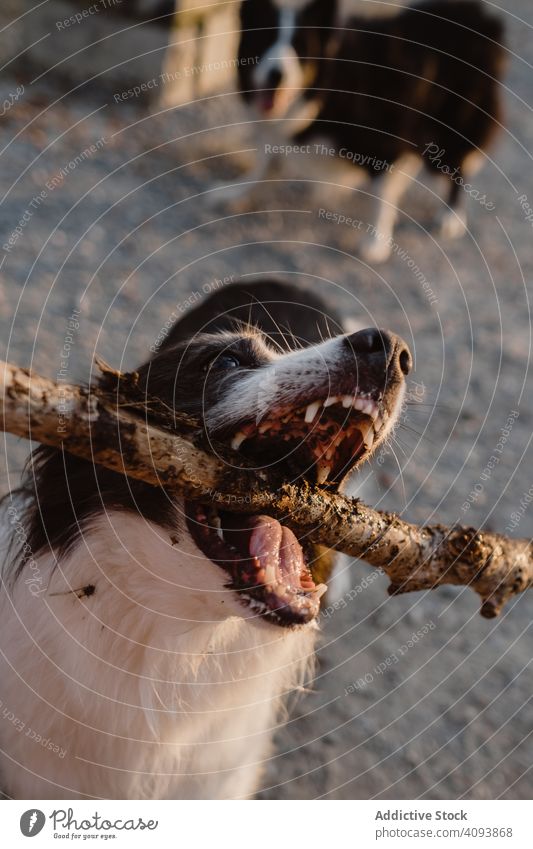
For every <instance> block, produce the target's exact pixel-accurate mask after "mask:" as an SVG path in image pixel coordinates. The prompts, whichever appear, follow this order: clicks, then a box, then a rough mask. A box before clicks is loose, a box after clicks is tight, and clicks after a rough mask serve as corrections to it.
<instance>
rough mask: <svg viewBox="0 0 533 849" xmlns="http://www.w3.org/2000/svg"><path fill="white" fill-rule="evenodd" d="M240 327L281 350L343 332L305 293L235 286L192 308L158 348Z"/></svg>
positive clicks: (277, 284)
mask: <svg viewBox="0 0 533 849" xmlns="http://www.w3.org/2000/svg"><path fill="white" fill-rule="evenodd" d="M239 324H240V325H241V326H242V325H248V326H250V325H251V326H252V327H253V328H255V329H257V330H260V331H261V332H262V333H264V334H265V335H266V336H267V337H268V338H269V339H270V340H271V342H272V344H273V345H274V346H275V347H277V348H278V349H279V348H281V349H282V350H284V351H287V350H293V349H295V348H301V347H306V346H308V345H317V344H319V343H320V342H323V341H324V340H325V339H328V338H330V337H331V336H338V335H339V334H340V333H344V328H343V326H342V322H341V319H340V316H339V315H338V314H337V313H336V311H335V310H334V309H333V308H332V307H330V306H329V305H326V303H325V302H324V301H323V300H322V299H321V298H320V297H318V295H315V294H314V293H311V292H309V291H308V290H303V289H301V288H300V287H297V286H295V285H293V284H292V283H285V282H282V281H279V280H256V281H252V282H244V281H237V282H235V283H230V284H228V285H225V286H223V285H220V286H219V287H218V288H216V289H215V291H213V292H212V293H211V294H209V295H207V296H206V297H205V299H204V300H202V301H200V302H199V303H197V304H196V303H195V305H194V306H193V307H192V308H191V309H190V310H189V311H188V312H185V313H184V315H183V316H182V317H181V318H180V319H178V321H177V322H176V324H174V326H173V327H172V328H171V330H170V333H169V334H168V335H167V336H166V338H165V340H164V341H163V343H162V345H161V349H163V348H168V347H171V346H174V345H177V344H179V343H180V342H186V341H189V340H191V339H193V338H194V336H196V335H197V334H198V333H220V332H224V331H229V332H235V328H236V326H237V327H238V326H239Z"/></svg>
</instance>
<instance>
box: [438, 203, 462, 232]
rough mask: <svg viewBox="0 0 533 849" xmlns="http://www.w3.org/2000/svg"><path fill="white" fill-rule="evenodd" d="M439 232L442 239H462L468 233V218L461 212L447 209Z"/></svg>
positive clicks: (439, 226) (440, 222)
mask: <svg viewBox="0 0 533 849" xmlns="http://www.w3.org/2000/svg"><path fill="white" fill-rule="evenodd" d="M438 230H439V236H440V237H441V239H460V238H461V237H462V236H464V234H465V233H466V218H465V216H464V215H463V214H462V213H460V212H454V211H453V209H447V210H446V212H445V213H444V214H443V215H442V217H441V219H440V221H439V225H438Z"/></svg>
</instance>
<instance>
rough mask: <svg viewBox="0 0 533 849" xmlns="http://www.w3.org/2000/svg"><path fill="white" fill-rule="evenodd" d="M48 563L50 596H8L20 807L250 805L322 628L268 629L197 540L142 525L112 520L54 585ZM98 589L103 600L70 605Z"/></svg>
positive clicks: (0, 615) (19, 587) (6, 733)
mask: <svg viewBox="0 0 533 849" xmlns="http://www.w3.org/2000/svg"><path fill="white" fill-rule="evenodd" d="M36 563H37V566H38V568H39V570H40V573H41V576H42V579H43V581H42V588H43V589H42V592H38V593H35V594H34V593H33V592H31V591H30V589H29V584H27V583H25V575H24V574H23V575H22V576H21V578H20V579H19V580H18V582H17V584H16V586H15V589H14V592H13V594H12V595H9V594H8V593H7V592H6V591H5V590H2V594H1V596H0V649H1V651H2V655H3V657H2V659H1V660H0V667H1V668H0V687H1V692H0V698H1V700H2V707H3V708H7V710H8V711H9V715H10V716H11V714H13V717H14V719H13V720H10V721H6V720H5V719H4V720H3V721H2V722H1V724H0V748H1V749H2V750H3V751H4V753H5V754H4V755H3V756H2V759H1V768H2V786H3V788H4V789H5V790H6V791H7V792H8V794H9V795H13V796H15V797H24V798H54V797H55V798H66V797H99V798H139V799H140V798H239V797H243V796H244V797H245V796H248V795H250V794H252V793H253V792H254V790H255V788H256V785H257V780H258V776H259V773H260V770H261V766H262V763H263V761H264V759H265V758H266V757H267V756H268V753H269V748H270V743H271V738H272V735H273V732H274V730H275V727H276V722H277V717H278V714H279V709H280V705H281V702H282V699H283V696H284V695H285V694H286V693H289V692H290V691H292V690H294V688H295V687H298V686H301V684H302V683H303V681H304V680H306V677H307V676H308V674H309V671H310V668H311V665H312V658H313V654H314V643H315V639H316V634H317V629H316V628H315V627H314V626H311V627H309V626H308V627H305V628H300V629H295V630H289V629H282V628H279V627H276V626H273V625H270V624H268V623H267V622H265V621H263V620H261V619H259V618H257V617H256V616H254V615H253V614H252V613H251V611H250V610H249V609H248V608H245V607H243V606H241V604H240V603H239V601H238V599H237V598H236V596H235V594H234V593H233V592H232V591H230V590H228V589H226V588H225V586H224V583H225V580H226V577H225V575H224V573H223V572H222V570H221V569H219V568H218V567H216V566H214V564H212V563H211V562H210V561H208V560H206V558H205V557H204V556H203V555H202V554H201V553H200V551H199V550H198V549H197V548H196V546H195V545H194V543H193V542H192V540H191V539H190V537H189V535H188V534H186V533H182V535H181V542H180V543H179V544H178V545H173V544H172V542H171V540H170V539H169V535H168V533H167V532H165V531H164V530H163V529H162V528H160V527H158V526H156V525H153V524H150V523H147V522H146V521H145V520H143V519H142V518H139V517H136V516H133V515H129V514H120V513H114V514H113V513H111V514H108V515H107V516H104V517H102V518H101V519H99V520H98V522H97V524H95V526H94V527H93V529H92V530H91V531H90V532H89V533H87V534H86V535H84V539H83V540H82V542H81V543H80V544H79V545H78V546H77V547H76V548H75V549H74V551H73V553H72V554H70V555H69V556H68V557H66V558H65V559H64V560H61V561H60V563H59V565H58V567H57V569H56V570H55V571H54V572H53V574H52V561H51V558H50V557H43V558H41V559H38V560H37V561H36ZM27 568H28V567H26V569H27ZM89 584H90V585H94V587H95V591H94V593H93V594H92V595H90V596H83V597H81V598H78V596H77V595H76V594H75V593H72V592H68V589H69V588H73V589H78V588H81V587H84V586H87V585H89ZM17 721H18V722H17ZM29 729H31V731H32V732H34V733H33V734H29V733H28V730H29ZM38 738H39V739H38ZM56 749H59V751H56Z"/></svg>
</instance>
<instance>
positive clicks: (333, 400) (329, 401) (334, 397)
mask: <svg viewBox="0 0 533 849" xmlns="http://www.w3.org/2000/svg"><path fill="white" fill-rule="evenodd" d="M339 400H340V399H339V396H338V395H332V396H331V397H330V398H326V400H325V401H324V407H331V406H332V404H336V403H337V401H339Z"/></svg>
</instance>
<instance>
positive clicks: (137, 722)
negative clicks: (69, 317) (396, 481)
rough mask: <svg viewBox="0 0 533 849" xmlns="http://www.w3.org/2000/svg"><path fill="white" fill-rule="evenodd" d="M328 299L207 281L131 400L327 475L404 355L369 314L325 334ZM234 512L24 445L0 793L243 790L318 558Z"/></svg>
mask: <svg viewBox="0 0 533 849" xmlns="http://www.w3.org/2000/svg"><path fill="white" fill-rule="evenodd" d="M327 313H328V317H326V308H325V306H324V304H323V303H322V302H321V301H320V300H319V299H318V298H315V297H313V296H312V295H309V294H308V293H305V294H304V295H300V292H299V290H298V289H295V288H294V287H292V286H289V285H286V284H281V283H275V282H260V283H255V284H250V285H246V286H244V285H232V286H230V287H227V288H226V289H224V290H220V291H219V292H217V293H215V294H214V295H212V296H211V297H210V298H208V299H207V300H206V302H205V303H204V304H201V305H200V306H199V307H198V308H197V309H195V310H194V311H192V312H191V313H189V314H188V315H186V316H184V317H183V319H182V321H180V322H178V323H177V324H176V325H175V326H174V327H173V328H172V330H171V332H170V334H169V336H168V337H167V338H166V339H165V340H164V343H163V345H162V346H161V348H160V349H159V350H158V351H157V353H156V354H155V355H154V357H153V358H152V359H151V360H150V361H149V362H147V363H145V364H144V365H143V366H142V367H141V368H140V369H139V371H138V380H139V383H138V385H139V387H140V390H141V391H142V392H143V393H145V395H146V398H147V399H150V403H148V404H147V409H148V410H151V409H153V402H154V400H155V401H157V405H160V407H161V409H164V410H166V411H169V410H170V411H174V410H175V411H176V412H177V413H184V414H187V415H189V416H194V417H196V418H197V419H198V420H199V421H200V422H201V426H202V429H203V433H204V439H205V440H206V444H208V443H209V444H210V445H211V447H212V448H213V449H215V448H216V447H217V446H222V448H223V450H224V451H226V452H228V451H229V450H230V448H229V446H230V445H231V446H233V449H234V451H235V450H236V449H239V454H240V456H241V461H242V462H245V461H246V462H248V463H250V462H253V463H255V464H256V465H257V466H259V467H262V466H264V465H268V466H270V467H271V468H272V469H273V470H276V469H278V470H280V469H282V470H283V478H284V479H294V478H295V477H298V476H300V475H303V476H304V477H306V478H307V479H310V480H311V481H312V480H313V479H315V480H316V479H318V478H320V480H322V481H323V482H328V483H329V485H330V486H332V487H333V489H337V488H338V487H339V486H340V484H341V482H342V481H343V479H344V476H345V474H346V473H347V472H349V471H350V470H351V469H352V467H354V466H357V465H359V463H361V462H363V461H364V459H365V458H366V457H367V456H369V455H370V454H371V453H372V451H373V450H374V449H375V448H376V447H377V446H379V445H380V444H382V443H383V440H385V439H386V438H387V435H388V433H390V431H391V428H392V427H393V426H394V423H395V420H396V418H397V415H398V411H399V407H400V404H401V402H402V398H403V392H404V374H406V373H407V372H408V370H409V367H410V356H409V352H408V349H407V348H406V347H405V345H404V343H402V342H401V340H399V339H398V338H397V337H394V336H392V335H391V334H388V333H385V332H381V331H375V330H368V331H361V332H359V333H355V334H351V335H350V336H335V337H334V338H329V337H330V332H331V331H333V333H338V332H340V331H341V326H340V322H338V320H336V319H335V317H334V316H333V317H332V315H331V310H327ZM236 319H237V320H239V324H238V326H236V324H235V320H236ZM259 328H262V329H263V330H265V331H267V332H268V334H269V335H268V336H265V335H263V333H262V332H261V330H260V329H259ZM322 337H323V338H324V339H325V340H326V341H322ZM302 346H303V347H302ZM334 393H338V397H335V394H334ZM346 393H350V394H349V395H347V394H346ZM328 396H329V397H328ZM317 399H318V400H319V401H320V403H318V401H317ZM326 400H327V401H328V403H327V404H325V403H324V402H325V401H326ZM347 401H349V402H350V403H347ZM319 408H320V409H319ZM310 410H311V412H310ZM311 413H312V414H313V415H311ZM304 416H305V418H304ZM167 418H168V417H167ZM282 420H283V421H282ZM283 422H285V423H283ZM332 423H333V425H334V428H333V430H336V433H332ZM165 427H167V428H168V427H170V429H172V427H171V425H169V423H168V420H167V421H165ZM328 452H329V453H328ZM326 455H327V456H326ZM230 456H231V457H236V458H237V459H238V457H239V455H238V454H235V453H232V454H231V455H230ZM241 461H239V462H241ZM280 473H281V472H280ZM240 495H241V496H244V497H245V493H241V494H240ZM235 516H236V514H231V513H228V512H227V511H224V509H223V505H222V507H220V505H219V504H218V502H217V500H216V498H215V497H214V498H213V504H212V505H211V506H205V507H204V506H203V505H201V504H198V503H196V502H189V501H184V500H183V499H175V500H174V499H171V498H170V497H169V496H168V494H166V493H165V492H164V491H163V490H162V489H158V488H154V487H150V486H148V485H146V484H144V483H142V482H139V481H135V480H131V479H127V478H125V477H124V476H122V475H119V474H116V473H114V472H110V471H108V470H105V469H103V468H101V467H95V466H94V465H92V464H91V463H89V462H85V461H83V460H80V459H78V458H76V457H73V456H71V455H66V454H65V455H63V454H62V453H61V452H60V451H57V450H55V449H51V448H45V447H42V448H40V449H38V450H37V452H36V453H35V454H34V457H33V462H32V463H31V464H30V465H29V467H28V471H27V473H26V475H25V478H24V480H23V485H22V487H21V488H20V490H18V491H16V492H14V493H12V494H11V496H9V498H8V499H6V500H5V503H4V510H3V518H4V541H5V543H6V546H7V553H6V555H5V562H4V567H3V582H2V591H1V594H0V653H1V658H2V660H1V665H0V688H1V691H0V699H1V704H2V707H3V710H4V718H3V720H2V723H1V726H0V750H1V752H2V755H1V761H0V763H1V777H0V786H1V787H2V790H3V791H4V792H5V793H6V795H8V796H13V797H16V798H65V797H81V798H84V797H86V798H92V797H96V798H139V799H141V798H168V797H172V798H241V797H248V796H250V795H251V794H253V793H254V791H255V790H256V788H257V786H258V781H259V776H260V773H261V768H262V766H263V765H264V763H265V759H266V758H268V756H269V753H270V749H271V740H272V736H273V732H274V730H275V728H276V723H277V722H278V719H279V714H280V707H281V706H282V703H283V700H284V697H285V696H286V695H287V694H288V693H290V692H291V691H294V690H297V689H299V688H301V686H302V685H303V684H304V682H306V681H307V680H309V676H310V675H311V672H312V666H313V654H314V646H315V641H316V637H317V634H318V627H317V616H318V611H319V604H320V596H321V594H322V592H323V587H322V586H321V584H320V583H319V581H320V579H321V577H322V575H324V573H325V572H327V571H328V568H329V567H328V566H327V560H326V568H324V567H323V565H322V564H323V562H324V560H323V554H324V553H323V551H322V550H317V549H316V548H315V547H313V546H310V545H309V544H307V543H305V542H302V543H301V544H300V542H299V541H298V540H297V539H296V537H295V536H294V535H293V534H292V532H291V531H289V529H287V528H285V527H283V526H282V525H281V524H280V523H279V522H277V521H275V520H274V519H268V518H267V517H261V516H248V517H241V516H237V518H235Z"/></svg>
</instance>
